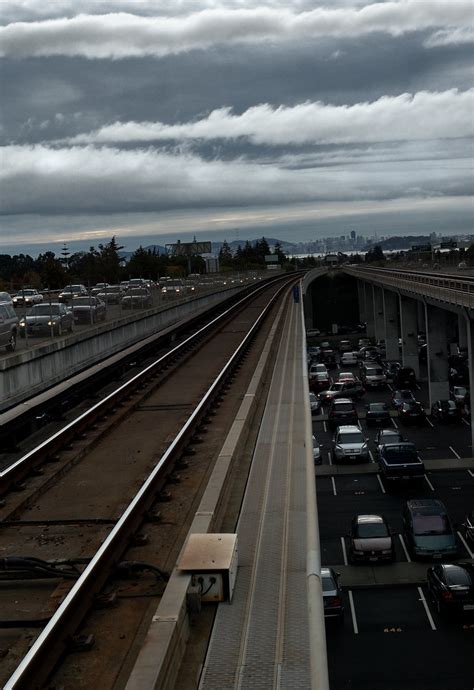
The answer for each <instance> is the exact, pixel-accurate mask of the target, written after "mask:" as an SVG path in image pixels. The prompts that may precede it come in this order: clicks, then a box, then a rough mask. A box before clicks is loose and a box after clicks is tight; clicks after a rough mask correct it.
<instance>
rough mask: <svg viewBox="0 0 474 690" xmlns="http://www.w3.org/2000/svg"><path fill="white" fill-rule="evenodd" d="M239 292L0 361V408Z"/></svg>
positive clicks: (145, 314) (122, 320)
mask: <svg viewBox="0 0 474 690" xmlns="http://www.w3.org/2000/svg"><path fill="white" fill-rule="evenodd" d="M240 290H241V288H231V289H229V290H225V291H222V292H218V293H213V294H208V295H205V296H202V297H196V298H194V299H192V300H188V301H185V302H181V303H180V304H174V305H173V306H170V307H168V306H166V307H164V308H161V309H159V310H157V309H150V310H147V311H146V312H141V314H140V315H139V316H136V315H134V316H133V317H131V316H128V317H122V318H120V319H117V320H116V321H112V322H109V323H107V324H103V325H100V326H97V327H96V328H93V329H88V330H87V331H83V332H81V333H77V334H75V335H73V336H69V337H64V338H59V339H57V340H55V341H54V342H51V343H47V344H44V345H40V346H38V347H35V348H34V349H32V350H28V351H23V352H19V353H17V354H16V355H13V356H9V357H6V358H4V359H3V360H0V411H1V410H5V409H7V408H8V407H11V406H12V405H16V404H18V403H20V402H22V401H23V400H25V399H27V398H30V397H31V396H33V395H36V394H38V393H40V392H42V391H43V390H45V389H46V388H49V387H50V386H52V385H54V384H55V383H58V382H59V381H62V380H63V379H64V378H68V377H69V376H72V375H73V374H77V373H78V372H79V371H81V370H83V369H85V368H86V367H89V366H91V365H93V364H97V363H98V362H100V361H101V360H103V359H104V358H105V357H108V356H110V355H112V354H114V353H116V352H119V351H120V350H123V349H125V348H126V347H128V346H130V345H133V344H135V343H136V342H138V341H139V340H141V339H142V338H145V337H147V336H149V335H152V334H153V333H157V332H159V331H160V330H161V329H163V328H165V327H166V326H169V325H171V324H173V323H177V322H178V321H181V320H182V319H185V318H186V317H187V316H191V315H192V316H195V315H196V314H197V313H199V312H203V311H205V310H206V309H208V308H209V307H211V306H213V305H215V304H218V303H219V302H223V301H224V300H226V299H228V298H229V297H232V296H233V295H234V294H235V293H237V292H240Z"/></svg>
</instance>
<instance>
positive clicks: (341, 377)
mask: <svg viewBox="0 0 474 690" xmlns="http://www.w3.org/2000/svg"><path fill="white" fill-rule="evenodd" d="M337 380H338V381H341V382H342V381H344V382H346V381H356V380H357V379H356V377H355V374H354V373H353V372H352V371H341V372H339V374H338V376H337Z"/></svg>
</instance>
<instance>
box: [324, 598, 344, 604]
mask: <svg viewBox="0 0 474 690" xmlns="http://www.w3.org/2000/svg"><path fill="white" fill-rule="evenodd" d="M324 601H325V602H326V601H327V604H328V606H340V605H341V604H342V599H341V597H327V598H326V599H325V600H324Z"/></svg>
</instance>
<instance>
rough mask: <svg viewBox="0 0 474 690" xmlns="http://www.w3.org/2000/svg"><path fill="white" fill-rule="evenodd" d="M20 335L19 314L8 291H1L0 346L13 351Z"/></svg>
mask: <svg viewBox="0 0 474 690" xmlns="http://www.w3.org/2000/svg"><path fill="white" fill-rule="evenodd" d="M17 335H18V316H17V315H16V313H15V309H14V308H13V302H12V298H11V296H10V295H9V294H8V292H0V347H4V348H5V349H6V350H8V352H13V351H14V350H15V347H16V339H17Z"/></svg>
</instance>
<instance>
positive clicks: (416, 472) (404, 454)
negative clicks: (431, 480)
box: [377, 439, 425, 483]
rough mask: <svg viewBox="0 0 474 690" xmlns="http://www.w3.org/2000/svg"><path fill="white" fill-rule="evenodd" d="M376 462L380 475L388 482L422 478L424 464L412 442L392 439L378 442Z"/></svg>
mask: <svg viewBox="0 0 474 690" xmlns="http://www.w3.org/2000/svg"><path fill="white" fill-rule="evenodd" d="M384 440H385V441H386V440H387V439H384ZM377 462H378V464H379V469H380V474H381V476H382V477H383V479H386V480H387V481H388V482H389V483H392V482H408V481H412V480H418V481H419V482H422V481H423V480H424V477H425V465H424V463H423V461H422V460H421V458H420V456H419V454H418V451H417V450H416V446H415V444H414V443H409V442H408V441H394V442H392V443H390V442H389V443H382V444H380V445H379V446H378V454H377Z"/></svg>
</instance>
